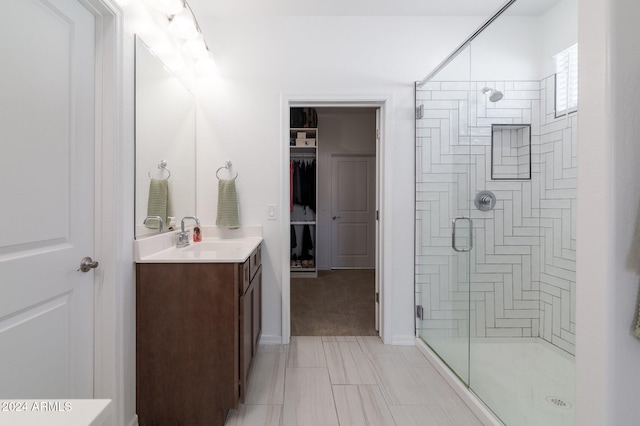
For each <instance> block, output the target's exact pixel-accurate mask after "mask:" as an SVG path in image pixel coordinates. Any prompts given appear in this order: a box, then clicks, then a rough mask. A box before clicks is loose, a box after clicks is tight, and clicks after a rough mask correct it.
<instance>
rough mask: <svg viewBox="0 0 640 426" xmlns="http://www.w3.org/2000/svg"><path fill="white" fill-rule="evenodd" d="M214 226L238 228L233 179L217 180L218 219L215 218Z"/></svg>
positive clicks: (236, 200) (236, 201) (236, 199)
mask: <svg viewBox="0 0 640 426" xmlns="http://www.w3.org/2000/svg"><path fill="white" fill-rule="evenodd" d="M216 226H219V227H220V228H227V229H236V228H239V227H240V222H239V221H238V195H237V194H236V180H235V179H218V217H217V218H216Z"/></svg>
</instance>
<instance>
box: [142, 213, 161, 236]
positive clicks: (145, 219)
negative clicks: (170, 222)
mask: <svg viewBox="0 0 640 426" xmlns="http://www.w3.org/2000/svg"><path fill="white" fill-rule="evenodd" d="M149 219H155V220H157V221H158V223H160V226H159V227H158V233H160V232H162V230H163V229H164V222H163V221H162V218H161V217H160V216H147V217H145V218H144V220H143V221H142V224H143V225H146V224H147V221H148V220H149Z"/></svg>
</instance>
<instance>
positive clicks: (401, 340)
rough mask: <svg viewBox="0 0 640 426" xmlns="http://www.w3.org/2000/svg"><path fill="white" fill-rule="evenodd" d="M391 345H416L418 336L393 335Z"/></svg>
mask: <svg viewBox="0 0 640 426" xmlns="http://www.w3.org/2000/svg"><path fill="white" fill-rule="evenodd" d="M389 344H390V345H398V346H415V345H416V336H413V335H409V336H392V337H391V341H390V342H389Z"/></svg>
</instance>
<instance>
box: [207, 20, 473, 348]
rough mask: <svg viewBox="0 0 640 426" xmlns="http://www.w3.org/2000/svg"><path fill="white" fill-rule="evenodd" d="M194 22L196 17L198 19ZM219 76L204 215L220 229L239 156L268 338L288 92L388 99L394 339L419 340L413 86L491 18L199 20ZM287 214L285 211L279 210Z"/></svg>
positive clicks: (274, 328) (210, 91) (277, 325)
mask: <svg viewBox="0 0 640 426" xmlns="http://www.w3.org/2000/svg"><path fill="white" fill-rule="evenodd" d="M195 12H196V14H197V13H198V11H197V10H196V11H195ZM199 21H200V25H201V27H202V29H203V31H204V33H205V34H206V35H207V41H208V42H209V45H210V47H211V49H212V50H213V52H214V54H215V56H216V61H217V63H218V66H219V69H220V78H219V80H218V81H217V82H216V83H212V84H210V85H208V86H207V87H201V88H200V90H199V91H198V93H197V96H198V98H199V99H198V100H199V105H200V111H199V115H198V118H197V122H198V134H197V139H198V148H197V151H198V157H199V158H198V166H197V167H198V178H197V182H198V195H197V199H198V208H197V210H198V214H199V215H200V218H201V219H202V220H203V222H204V223H214V221H215V214H216V196H217V195H216V180H215V176H214V172H215V169H216V168H217V167H219V166H220V165H222V163H223V162H224V160H225V159H227V158H228V159H231V160H232V161H233V163H234V167H235V169H236V171H237V172H238V173H239V178H238V192H239V202H240V209H241V214H240V220H241V223H243V224H257V225H262V226H263V231H264V237H265V252H264V255H263V256H264V257H263V262H264V269H263V271H264V272H263V273H264V296H263V298H264V299H263V307H264V311H263V312H264V313H263V320H264V322H263V336H264V337H265V338H274V339H277V338H278V337H279V336H281V335H282V330H281V309H282V307H281V297H282V293H281V289H282V282H281V265H282V262H283V259H282V255H281V253H282V251H283V247H282V244H283V243H285V244H288V242H283V241H281V238H280V229H281V223H280V220H281V219H282V218H278V220H276V221H269V220H267V208H266V205H267V204H279V203H280V200H281V198H282V197H281V191H282V190H287V191H288V188H280V181H281V179H280V176H281V174H283V173H285V172H286V171H285V170H281V169H280V161H281V154H280V152H281V146H282V144H283V143H286V142H287V141H281V140H280V123H281V119H280V114H281V110H282V109H281V104H280V96H281V95H295V94H311V95H318V96H321V95H325V96H326V95H332V94H354V96H356V95H390V96H391V97H392V103H393V105H390V106H389V107H390V110H389V113H390V114H391V122H392V128H391V129H389V130H390V133H389V134H390V137H389V140H387V141H386V143H387V144H388V145H389V146H392V148H391V149H389V152H390V155H391V156H392V158H391V163H392V167H391V170H388V173H389V174H390V176H391V180H392V182H393V187H394V188H397V190H395V191H393V193H391V194H386V197H387V201H388V203H390V204H389V205H390V206H393V207H392V217H391V218H387V219H389V220H390V223H389V226H391V228H392V229H391V235H392V241H391V242H390V243H389V249H390V250H389V251H388V253H389V255H390V256H393V259H392V262H393V269H392V271H390V273H391V276H392V283H393V284H392V285H393V292H392V294H387V295H386V299H385V300H386V302H387V303H390V304H391V305H392V311H393V315H392V318H391V321H392V325H391V327H390V328H389V329H390V330H391V334H392V336H386V337H387V338H388V339H389V341H393V340H394V339H396V338H398V339H402V338H403V337H404V338H407V337H408V336H413V335H414V320H413V315H412V312H413V255H412V254H413V238H414V237H413V198H414V191H413V179H414V166H413V165H414V118H413V117H414V112H413V111H414V86H413V82H414V81H416V80H420V79H422V78H423V77H424V75H426V73H427V72H428V70H429V69H431V68H433V67H434V66H435V65H436V64H437V63H438V62H440V61H441V60H442V59H444V57H446V55H447V54H449V52H450V51H452V49H453V48H454V47H455V46H456V45H457V44H459V43H461V42H462V41H463V40H464V38H465V37H467V36H468V34H469V33H470V32H471V31H472V30H473V29H474V28H476V27H477V26H478V25H479V24H480V22H481V21H482V18H477V17H476V18H473V17H465V18H448V17H431V18H429V17H404V18H383V17H266V18H254V17H242V18H225V19H223V20H216V19H211V18H207V17H199ZM279 211H280V210H279Z"/></svg>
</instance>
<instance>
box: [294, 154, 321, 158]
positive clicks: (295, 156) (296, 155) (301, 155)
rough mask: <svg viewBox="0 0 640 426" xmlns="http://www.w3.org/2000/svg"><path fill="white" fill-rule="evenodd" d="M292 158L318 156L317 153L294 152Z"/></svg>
mask: <svg viewBox="0 0 640 426" xmlns="http://www.w3.org/2000/svg"><path fill="white" fill-rule="evenodd" d="M291 158H316V155H315V154H293V155H291Z"/></svg>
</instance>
